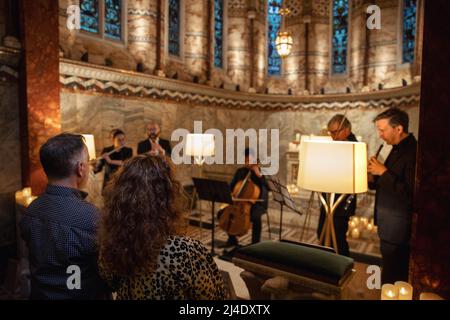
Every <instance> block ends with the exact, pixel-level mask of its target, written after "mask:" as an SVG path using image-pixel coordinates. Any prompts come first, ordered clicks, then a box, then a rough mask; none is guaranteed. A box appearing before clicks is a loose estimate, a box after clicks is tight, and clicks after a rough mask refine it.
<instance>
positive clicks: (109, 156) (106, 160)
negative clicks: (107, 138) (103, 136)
mask: <svg viewBox="0 0 450 320" xmlns="http://www.w3.org/2000/svg"><path fill="white" fill-rule="evenodd" d="M112 140H113V145H112V146H109V147H106V148H103V150H102V158H101V160H99V161H98V163H97V165H96V167H95V169H94V172H95V173H98V172H100V171H102V169H103V168H105V177H104V179H103V188H105V186H106V184H107V183H108V182H109V180H110V178H111V175H112V174H113V173H114V172H116V171H117V169H119V168H120V167H121V166H123V163H124V161H125V160H128V159H130V158H131V157H132V156H133V149H131V148H128V147H126V146H125V132H123V131H122V130H120V129H115V130H114V132H113V133H112Z"/></svg>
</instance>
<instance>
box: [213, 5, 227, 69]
mask: <svg viewBox="0 0 450 320" xmlns="http://www.w3.org/2000/svg"><path fill="white" fill-rule="evenodd" d="M224 1H225V0H214V66H215V67H217V68H222V67H223V22H224V4H223V3H224Z"/></svg>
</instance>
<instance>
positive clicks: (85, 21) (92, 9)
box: [80, 0, 124, 41]
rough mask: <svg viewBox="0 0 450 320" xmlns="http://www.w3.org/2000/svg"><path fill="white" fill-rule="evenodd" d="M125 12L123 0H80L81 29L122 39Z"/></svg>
mask: <svg viewBox="0 0 450 320" xmlns="http://www.w3.org/2000/svg"><path fill="white" fill-rule="evenodd" d="M123 12H124V8H123V4H122V0H80V15H81V30H83V31H85V32H88V33H95V34H97V35H99V36H101V37H104V38H109V39H112V40H119V41H120V40H121V39H122V38H123V33H124V32H123V23H122V19H123V16H124V14H123Z"/></svg>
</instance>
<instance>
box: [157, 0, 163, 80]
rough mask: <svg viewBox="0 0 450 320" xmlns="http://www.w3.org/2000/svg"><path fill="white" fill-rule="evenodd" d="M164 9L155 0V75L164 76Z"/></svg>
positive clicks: (159, 2)
mask: <svg viewBox="0 0 450 320" xmlns="http://www.w3.org/2000/svg"><path fill="white" fill-rule="evenodd" d="M163 32H164V8H163V1H162V0H156V46H155V74H156V75H159V76H164V71H163V70H164V56H163V52H164V45H163Z"/></svg>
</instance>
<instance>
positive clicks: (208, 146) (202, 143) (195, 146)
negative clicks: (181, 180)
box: [185, 133, 215, 165]
mask: <svg viewBox="0 0 450 320" xmlns="http://www.w3.org/2000/svg"><path fill="white" fill-rule="evenodd" d="M214 149H215V143H214V135H213V134H206V133H189V134H188V135H187V137H186V148H185V151H186V155H188V156H192V157H194V163H195V164H199V165H202V164H203V163H204V162H205V160H206V157H211V156H214Z"/></svg>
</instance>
